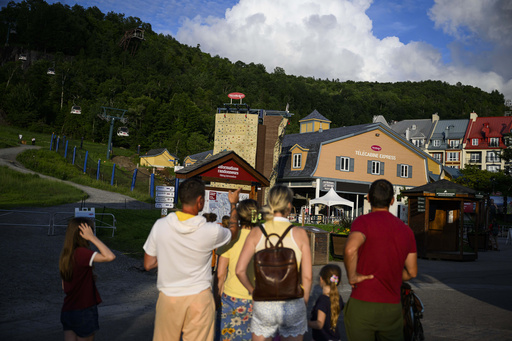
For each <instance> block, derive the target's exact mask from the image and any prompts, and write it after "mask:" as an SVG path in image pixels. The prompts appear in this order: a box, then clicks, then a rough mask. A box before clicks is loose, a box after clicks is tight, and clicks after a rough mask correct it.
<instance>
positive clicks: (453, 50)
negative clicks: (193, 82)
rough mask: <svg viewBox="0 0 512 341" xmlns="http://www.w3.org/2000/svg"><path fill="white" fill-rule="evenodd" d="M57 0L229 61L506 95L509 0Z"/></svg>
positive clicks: (510, 92) (509, 83) (511, 95)
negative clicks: (141, 25) (129, 21)
mask: <svg viewBox="0 0 512 341" xmlns="http://www.w3.org/2000/svg"><path fill="white" fill-rule="evenodd" d="M17 2H18V1H17ZM47 2H49V3H54V2H57V1H51V0H50V1H48V0H47ZM60 2H61V3H64V4H67V5H70V6H73V5H74V4H75V3H78V4H80V5H81V6H84V7H91V6H96V7H98V8H99V9H100V10H101V11H102V12H103V13H107V12H110V11H113V12H116V13H124V14H125V15H126V16H134V17H138V18H140V19H141V20H142V21H144V22H147V23H150V24H151V25H152V28H153V30H154V31H156V32H158V33H163V34H170V35H172V36H173V37H175V38H176V39H177V40H178V41H180V42H182V43H184V44H187V45H190V46H197V45H198V44H200V46H201V50H202V51H204V52H208V53H210V54H212V55H219V56H221V57H226V58H228V59H230V60H231V61H233V62H236V61H237V60H241V61H243V62H245V63H251V62H254V63H260V64H263V65H265V67H266V69H267V71H268V72H272V71H273V70H274V68H275V67H281V68H283V69H284V70H285V72H286V73H287V74H294V75H303V76H314V77H316V78H322V79H326V78H328V79H339V80H342V81H343V80H354V81H377V82H396V81H406V80H410V81H421V80H429V79H431V80H442V81H446V82H448V83H450V84H455V83H457V82H461V83H462V84H468V85H473V86H477V87H480V88H482V89H483V90H485V91H489V92H490V91H492V90H495V89H497V90H498V91H500V92H502V93H503V94H504V95H505V98H508V99H512V66H511V65H512V63H511V62H510V56H512V34H511V33H512V1H510V0H400V1H399V0H375V1H372V0H293V1H292V0H238V1H234V0H214V1H208V0H146V1H134V0H84V1H73V0H61V1H60ZM6 3H7V1H6V0H0V4H1V5H2V6H4V5H5V4H6ZM234 47H236V48H234ZM497 114H499V113H497Z"/></svg>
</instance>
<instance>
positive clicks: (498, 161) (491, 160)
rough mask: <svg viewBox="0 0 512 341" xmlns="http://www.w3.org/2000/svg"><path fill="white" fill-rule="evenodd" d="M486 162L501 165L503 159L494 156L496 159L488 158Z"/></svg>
mask: <svg viewBox="0 0 512 341" xmlns="http://www.w3.org/2000/svg"><path fill="white" fill-rule="evenodd" d="M485 162H487V163H500V162H501V158H499V157H497V156H494V157H486V158H485Z"/></svg>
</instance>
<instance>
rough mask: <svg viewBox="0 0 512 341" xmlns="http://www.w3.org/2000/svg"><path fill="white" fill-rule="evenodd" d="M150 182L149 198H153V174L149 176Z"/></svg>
mask: <svg viewBox="0 0 512 341" xmlns="http://www.w3.org/2000/svg"><path fill="white" fill-rule="evenodd" d="M150 179H151V180H150V183H149V195H150V196H151V198H154V197H155V174H151V178H150Z"/></svg>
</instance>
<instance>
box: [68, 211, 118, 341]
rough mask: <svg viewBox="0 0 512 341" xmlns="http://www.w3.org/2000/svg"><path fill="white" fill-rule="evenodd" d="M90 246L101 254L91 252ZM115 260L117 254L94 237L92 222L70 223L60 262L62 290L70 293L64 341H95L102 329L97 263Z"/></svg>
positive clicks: (72, 220) (71, 221)
mask: <svg viewBox="0 0 512 341" xmlns="http://www.w3.org/2000/svg"><path fill="white" fill-rule="evenodd" d="M89 242H92V243H93V244H94V245H95V246H96V247H97V248H98V251H99V252H96V251H93V250H91V249H89ZM115 258H116V256H115V255H114V253H113V252H112V251H110V249H109V248H108V247H107V246H106V245H105V244H103V242H102V241H101V240H99V239H98V237H96V236H95V235H94V232H93V230H92V228H91V222H90V220H89V219H87V218H73V219H71V220H70V221H69V223H68V227H67V229H66V236H65V238H64V246H63V247H62V251H61V254H60V259H59V270H60V276H61V278H62V289H64V292H65V293H66V297H65V298H64V305H63V306H62V312H61V317H60V319H61V322H62V325H63V327H64V340H66V341H71V340H94V333H95V332H96V331H97V330H98V329H99V324H98V304H100V303H101V298H100V294H99V293H98V289H96V284H95V279H94V277H95V276H94V274H93V271H92V267H93V263H105V262H111V261H113V260H114V259H115Z"/></svg>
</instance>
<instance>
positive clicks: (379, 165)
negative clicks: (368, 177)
mask: <svg viewBox="0 0 512 341" xmlns="http://www.w3.org/2000/svg"><path fill="white" fill-rule="evenodd" d="M367 172H368V174H373V175H384V162H380V161H372V160H368V167H367Z"/></svg>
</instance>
